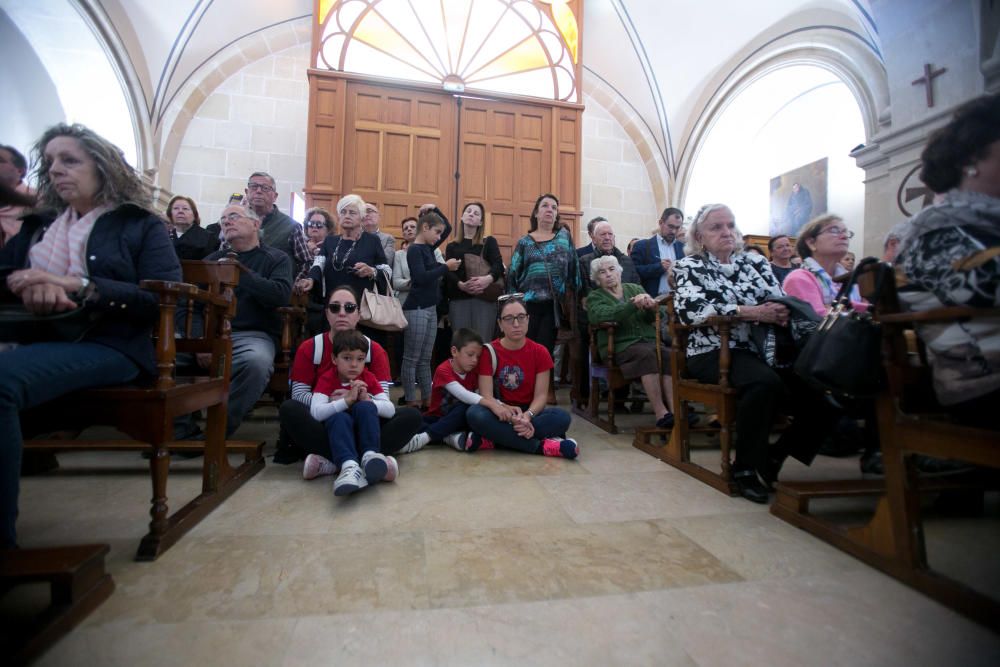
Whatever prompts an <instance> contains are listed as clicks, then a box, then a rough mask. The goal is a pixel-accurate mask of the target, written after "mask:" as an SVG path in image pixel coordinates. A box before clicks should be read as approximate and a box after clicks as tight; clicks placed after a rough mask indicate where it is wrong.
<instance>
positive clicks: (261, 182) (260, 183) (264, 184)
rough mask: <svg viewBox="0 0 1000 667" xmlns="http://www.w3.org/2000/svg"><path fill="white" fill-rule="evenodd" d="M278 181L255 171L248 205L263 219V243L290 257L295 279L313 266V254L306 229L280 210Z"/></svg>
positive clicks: (252, 176) (248, 181) (251, 176)
mask: <svg viewBox="0 0 1000 667" xmlns="http://www.w3.org/2000/svg"><path fill="white" fill-rule="evenodd" d="M276 187H277V186H276V184H275V182H274V178H273V177H272V176H271V175H270V174H268V173H266V172H263V171H255V172H254V173H252V174H250V178H249V179H248V180H247V190H246V193H247V199H246V200H247V203H248V204H250V208H252V209H253V211H254V213H256V214H257V217H258V218H260V240H261V242H262V243H263V244H264V245H266V246H271V247H272V248H277V249H278V250H280V251H282V252H284V253H285V254H286V255H288V259H290V260H291V262H292V275H293V276H297V275H298V274H299V272H300V271H302V267H304V266H308V265H310V264H312V261H313V254H312V253H311V252H309V244H308V243H307V242H306V237H305V235H304V234H303V233H302V226H301V225H300V224H299V223H297V222H295V221H294V220H292V219H291V218H289V217H288V216H287V215H285V214H284V213H282V212H281V211H279V210H278V207H277V206H275V205H274V202H275V201H277V199H278V191H277V189H276Z"/></svg>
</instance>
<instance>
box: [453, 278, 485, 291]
mask: <svg viewBox="0 0 1000 667" xmlns="http://www.w3.org/2000/svg"><path fill="white" fill-rule="evenodd" d="M492 284H493V276H476V277H475V278H469V279H468V280H460V281H458V289H460V290H462V291H463V292H465V293H466V294H482V293H483V290H485V289H486V288H487V287H489V286H490V285H492Z"/></svg>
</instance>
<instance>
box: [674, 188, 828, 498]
mask: <svg viewBox="0 0 1000 667" xmlns="http://www.w3.org/2000/svg"><path fill="white" fill-rule="evenodd" d="M742 238H743V237H742V234H740V232H739V230H737V228H736V219H735V218H734V216H733V212H732V211H731V210H730V209H729V207H728V206H725V205H723V204H710V205H708V206H704V207H702V209H701V210H700V211H699V212H698V215H697V216H696V218H695V220H694V223H692V225H691V230H690V232H689V233H688V245H687V248H686V250H687V257H685V258H684V259H681V260H678V261H677V262H675V263H674V266H673V272H674V281H675V283H676V291H675V292H674V295H675V296H674V299H675V302H674V303H675V308H676V312H677V317H678V319H679V320H680V321H681V322H682V323H684V324H701V323H702V322H704V321H705V320H707V319H708V318H710V317H713V316H716V315H732V316H736V317H738V318H739V319H740V320H741V322H740V323H739V324H737V325H736V326H735V327H733V331H732V338H731V340H730V347H731V348H732V364H731V366H730V371H729V380H730V382H731V383H732V385H733V386H734V387H736V388H737V389H739V390H740V394H739V401H738V403H737V408H736V460H735V461H734V462H733V468H732V469H733V477H734V479H735V481H736V484H737V486H738V487H739V489H740V493H741V494H742V495H743V497H744V498H746V499H747V500H750V501H753V502H756V503H766V502H767V492H768V487H769V486H771V485H772V484H773V483H774V481H775V480H776V479H777V477H778V472H779V471H780V469H781V465H782V463H784V460H785V458H786V457H788V456H794V457H795V458H796V459H798V460H800V461H802V462H803V463H805V464H809V463H811V462H812V459H813V457H814V456H815V454H816V448H817V447H818V445H819V443H821V442H822V435H823V432H824V431H825V430H826V429H828V428H829V426H830V425H831V423H832V420H833V418H834V413H833V410H832V409H829V408H828V407H827V406H826V404H825V403H824V402H823V400H822V397H821V396H819V395H818V394H817V393H816V392H814V391H812V390H811V389H809V388H808V387H807V386H806V385H805V384H804V383H802V382H801V381H800V380H798V378H797V377H795V375H794V374H792V373H791V372H788V371H785V370H782V369H776V368H773V367H772V366H771V365H770V364H771V363H773V359H774V354H773V350H762V349H758V346H757V344H756V343H755V339H754V337H753V336H752V335H751V328H750V323H751V322H757V323H767V324H773V325H777V326H782V327H783V326H787V325H788V321H789V312H788V308H786V307H785V306H784V305H782V304H779V303H774V302H769V301H768V298H771V297H781V296H783V293H782V291H781V286H780V285H779V284H778V280H777V279H776V278H775V277H774V274H773V273H772V272H771V267H770V266H769V264H768V261H767V259H765V258H764V257H762V256H760V255H757V254H755V253H745V252H742V244H741V243H740V239H742ZM719 350H720V341H719V335H718V331H717V330H716V329H714V328H711V327H707V328H704V329H699V330H696V331H694V332H692V334H691V336H690V338H689V339H688V349H687V357H688V359H687V367H688V371H689V372H690V373H691V375H692V376H694V377H695V378H696V379H698V380H699V381H701V382H710V383H715V382H717V381H718V378H719ZM779 410H780V411H781V412H783V413H785V414H790V415H792V416H794V417H795V419H794V421H793V425H792V427H791V428H789V429H788V430H786V431H785V432H784V433H783V434H782V436H781V438H780V439H779V440H778V442H777V443H776V444H774V445H772V446H769V445H768V435H769V433H770V429H771V424H772V422H773V421H774V418H775V417H776V416H777V414H778V412H779ZM758 475H760V477H758ZM761 479H763V480H764V484H762V483H761ZM765 484H766V486H765Z"/></svg>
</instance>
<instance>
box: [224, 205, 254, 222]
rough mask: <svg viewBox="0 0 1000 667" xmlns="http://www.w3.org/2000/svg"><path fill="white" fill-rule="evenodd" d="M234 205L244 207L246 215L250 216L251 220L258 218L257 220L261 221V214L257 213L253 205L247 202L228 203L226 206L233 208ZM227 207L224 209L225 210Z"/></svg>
mask: <svg viewBox="0 0 1000 667" xmlns="http://www.w3.org/2000/svg"><path fill="white" fill-rule="evenodd" d="M234 206H235V207H236V208H241V209H243V215H244V216H246V217H248V218H250V219H251V220H256V221H257V222H261V219H260V216H259V215H257V211H255V210H253V207H251V206H248V205H247V204H228V205H227V206H226V208H233V207H234ZM226 208H224V209H222V210H223V211H225V210H226Z"/></svg>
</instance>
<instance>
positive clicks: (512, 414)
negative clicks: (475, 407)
mask: <svg viewBox="0 0 1000 667" xmlns="http://www.w3.org/2000/svg"><path fill="white" fill-rule="evenodd" d="M487 407H489V409H490V410H492V411H493V414H494V415H496V417H497V419H499V420H500V421H502V422H507V423H508V424H510V425H511V426H513V427H514V432H515V433H517V434H518V435H519V436H521V437H522V438H530V437H532V436H533V435H534V434H535V426H534V424H532V423H531V415H529V414H528V413H526V412H524V411H522V410H521V408H519V407H516V406H513V405H507V404H506V403H502V402H501V401H498V400H491V401H490V404H489V405H488V406H487Z"/></svg>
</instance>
